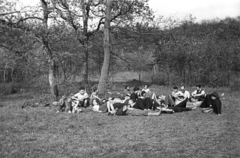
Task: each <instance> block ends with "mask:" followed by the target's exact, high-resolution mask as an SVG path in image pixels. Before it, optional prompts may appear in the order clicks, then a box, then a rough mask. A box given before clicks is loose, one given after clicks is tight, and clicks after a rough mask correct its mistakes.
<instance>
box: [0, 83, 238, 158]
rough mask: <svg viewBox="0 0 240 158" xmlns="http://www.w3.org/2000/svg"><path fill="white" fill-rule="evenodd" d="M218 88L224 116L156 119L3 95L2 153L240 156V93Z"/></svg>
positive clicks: (65, 157) (73, 157)
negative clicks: (77, 110)
mask: <svg viewBox="0 0 240 158" xmlns="http://www.w3.org/2000/svg"><path fill="white" fill-rule="evenodd" d="M150 88H151V89H152V91H154V92H156V93H157V94H166V93H169V92H170V91H171V88H167V87H159V86H152V87H150ZM118 90H121V91H122V89H118ZM215 90H217V91H218V92H220V93H223V92H224V93H225V96H224V98H221V99H222V102H223V114H222V115H221V116H217V115H215V114H204V113H202V112H201V110H200V109H196V110H194V111H189V112H183V113H175V114H162V115H161V116H151V117H146V116H145V117H144V116H141V117H133V116H108V115H107V114H102V113H94V112H92V111H90V109H84V112H83V113H81V114H68V113H56V111H57V108H56V107H54V106H51V107H44V106H42V105H36V106H27V107H25V108H21V107H22V105H23V103H24V102H25V103H26V101H31V102H30V103H33V101H34V100H36V102H37V101H38V100H39V98H40V97H42V96H41V95H40V94H35V95H34V93H32V92H26V93H24V94H13V95H8V96H0V97H1V98H0V99H1V100H0V121H1V122H0V157H1V158H3V157H11V158H12V157H18V158H23V157H30V158H33V157H34V158H35V157H46V158H51V157H53V158H56V157H58V158H77V157H81V158H82V157H109V158H113V157H114V158H115V157H116V158H120V157H121V158H128V157H129V158H135V157H136V158H143V157H159V158H162V157H163V158H175V157H183V158H185V157H194V158H205V157H209V158H220V157H223V158H225V157H226V158H227V157H229V158H235V157H240V107H239V103H240V98H239V95H240V92H230V91H229V90H228V89H215ZM211 91H213V89H207V92H211ZM38 95H39V98H38V99H37V97H38Z"/></svg>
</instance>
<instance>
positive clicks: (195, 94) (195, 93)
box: [191, 84, 205, 102]
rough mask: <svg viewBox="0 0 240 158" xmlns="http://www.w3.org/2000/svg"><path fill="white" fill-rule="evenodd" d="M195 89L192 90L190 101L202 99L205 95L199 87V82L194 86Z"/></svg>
mask: <svg viewBox="0 0 240 158" xmlns="http://www.w3.org/2000/svg"><path fill="white" fill-rule="evenodd" d="M196 87H197V89H196V90H195V91H193V92H192V96H191V101H193V102H194V101H203V100H204V97H205V91H204V90H203V89H202V88H201V87H202V86H201V85H200V84H199V85H197V86H196Z"/></svg>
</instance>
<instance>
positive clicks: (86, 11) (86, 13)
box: [81, 0, 90, 86]
mask: <svg viewBox="0 0 240 158" xmlns="http://www.w3.org/2000/svg"><path fill="white" fill-rule="evenodd" d="M81 6H82V16H83V34H84V37H83V38H84V39H83V40H82V43H83V48H84V52H85V62H86V67H85V73H84V84H85V85H86V86H88V75H89V74H88V56H89V51H88V44H89V35H88V18H89V11H90V6H89V4H87V3H85V0H81Z"/></svg>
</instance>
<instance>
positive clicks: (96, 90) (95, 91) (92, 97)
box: [90, 87, 102, 105]
mask: <svg viewBox="0 0 240 158" xmlns="http://www.w3.org/2000/svg"><path fill="white" fill-rule="evenodd" d="M93 99H97V100H98V101H101V100H102V99H100V98H99V96H98V89H97V87H94V88H93V92H92V94H91V95H90V105H93V104H92V102H93Z"/></svg>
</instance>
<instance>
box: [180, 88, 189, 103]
mask: <svg viewBox="0 0 240 158" xmlns="http://www.w3.org/2000/svg"><path fill="white" fill-rule="evenodd" d="M181 92H182V94H183V97H184V99H187V100H189V99H190V93H189V91H187V90H186V89H185V86H182V87H181Z"/></svg>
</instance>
